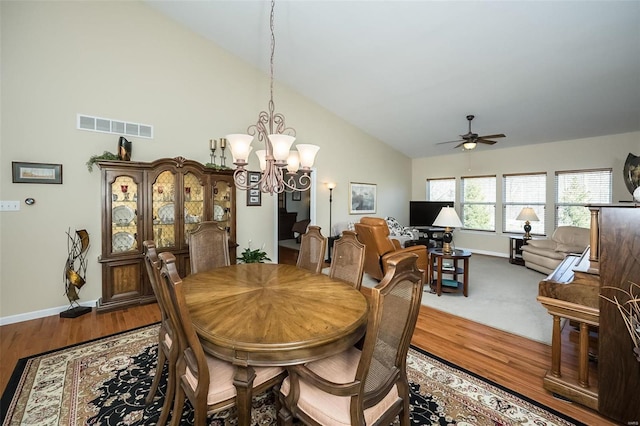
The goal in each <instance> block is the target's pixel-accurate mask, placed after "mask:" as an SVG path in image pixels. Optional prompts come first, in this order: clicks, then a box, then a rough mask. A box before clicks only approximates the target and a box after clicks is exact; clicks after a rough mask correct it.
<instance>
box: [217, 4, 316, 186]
mask: <svg viewBox="0 0 640 426" xmlns="http://www.w3.org/2000/svg"><path fill="white" fill-rule="evenodd" d="M274 7H275V0H272V1H271V16H270V29H271V57H270V66H271V68H270V77H271V80H270V83H271V84H270V95H271V97H270V99H269V111H261V112H260V114H258V122H257V123H256V124H252V125H251V126H249V128H248V129H247V133H248V134H231V135H227V136H226V137H225V138H226V139H227V141H228V142H229V145H230V147H231V155H232V156H233V164H235V165H236V169H235V171H234V173H233V179H234V180H235V183H236V187H238V188H240V189H243V190H247V189H259V190H260V192H264V193H269V194H274V193H275V194H279V193H281V192H284V191H287V192H293V191H306V190H308V189H309V188H310V187H311V178H310V176H309V172H310V171H311V167H312V166H313V161H314V160H315V157H316V154H317V152H318V150H319V149H320V147H319V146H316V145H309V144H297V145H296V148H297V150H296V151H291V146H292V145H293V141H294V140H295V136H296V131H295V130H294V129H293V128H291V127H287V126H286V125H285V119H284V115H282V114H281V113H276V112H275V105H274V103H273V56H274V51H275V46H276V38H275V35H274V31H273V16H274V13H273V10H274ZM256 136H257V138H258V141H261V142H263V143H264V146H265V149H262V150H258V151H256V156H257V157H258V160H259V161H260V170H261V171H262V174H261V176H260V179H259V180H258V181H255V182H249V180H248V171H247V170H246V169H245V166H246V165H247V164H249V163H248V162H247V161H248V158H249V154H250V153H251V150H252V149H253V147H252V146H251V142H253V139H254V137H256ZM298 171H301V172H302V175H300V176H299V175H298Z"/></svg>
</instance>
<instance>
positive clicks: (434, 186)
mask: <svg viewBox="0 0 640 426" xmlns="http://www.w3.org/2000/svg"><path fill="white" fill-rule="evenodd" d="M455 199H456V179H455V178H440V179H427V201H455Z"/></svg>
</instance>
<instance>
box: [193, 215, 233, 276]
mask: <svg viewBox="0 0 640 426" xmlns="http://www.w3.org/2000/svg"><path fill="white" fill-rule="evenodd" d="M188 243H189V266H190V268H191V273H192V274H197V273H198V272H205V271H209V270H211V269H213V268H218V267H220V266H229V265H230V264H231V261H230V259H229V236H228V234H227V231H226V230H224V229H222V228H220V226H218V222H215V221H208V222H201V223H200V224H199V225H198V226H197V227H196V228H194V229H193V231H191V232H190V233H189V241H188Z"/></svg>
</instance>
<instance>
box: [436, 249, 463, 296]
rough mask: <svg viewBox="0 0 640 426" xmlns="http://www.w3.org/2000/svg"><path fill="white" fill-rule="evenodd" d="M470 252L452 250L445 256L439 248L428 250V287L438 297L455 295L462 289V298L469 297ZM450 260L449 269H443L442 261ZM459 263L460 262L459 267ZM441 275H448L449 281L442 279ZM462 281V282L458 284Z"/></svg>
mask: <svg viewBox="0 0 640 426" xmlns="http://www.w3.org/2000/svg"><path fill="white" fill-rule="evenodd" d="M470 257H471V252H470V251H468V250H454V251H453V252H452V253H449V254H445V253H443V251H442V249H441V248H436V249H430V250H429V267H430V269H431V273H430V274H429V285H430V287H431V290H433V291H435V293H436V294H437V295H438V296H440V295H442V293H443V292H444V293H455V292H458V291H460V289H462V294H463V295H464V297H468V295H469V258H470ZM445 259H451V260H452V261H453V262H452V266H451V268H445V267H444V262H443V260H445ZM459 261H462V266H460V264H459ZM443 275H450V276H451V279H448V278H444V277H443ZM460 279H462V282H460Z"/></svg>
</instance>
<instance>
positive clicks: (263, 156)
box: [256, 149, 267, 172]
mask: <svg viewBox="0 0 640 426" xmlns="http://www.w3.org/2000/svg"><path fill="white" fill-rule="evenodd" d="M256 157H258V162H259V163H260V170H262V171H263V172H264V171H265V169H266V168H267V151H265V150H264V149H259V150H257V151H256Z"/></svg>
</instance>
